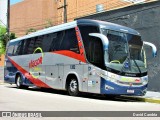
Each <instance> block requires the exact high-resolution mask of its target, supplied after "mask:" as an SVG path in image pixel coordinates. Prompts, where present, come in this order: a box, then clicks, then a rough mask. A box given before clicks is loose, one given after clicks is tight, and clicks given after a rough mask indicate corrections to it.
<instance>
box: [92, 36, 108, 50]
mask: <svg viewBox="0 0 160 120" xmlns="http://www.w3.org/2000/svg"><path fill="white" fill-rule="evenodd" d="M89 36H92V37H97V38H100V39H101V41H102V43H103V46H104V50H108V45H109V40H108V38H107V37H106V36H105V35H103V34H101V33H89Z"/></svg>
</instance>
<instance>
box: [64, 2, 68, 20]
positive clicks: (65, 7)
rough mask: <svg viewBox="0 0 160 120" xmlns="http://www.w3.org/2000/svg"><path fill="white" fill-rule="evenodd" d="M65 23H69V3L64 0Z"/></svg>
mask: <svg viewBox="0 0 160 120" xmlns="http://www.w3.org/2000/svg"><path fill="white" fill-rule="evenodd" d="M64 23H67V3H66V0H64Z"/></svg>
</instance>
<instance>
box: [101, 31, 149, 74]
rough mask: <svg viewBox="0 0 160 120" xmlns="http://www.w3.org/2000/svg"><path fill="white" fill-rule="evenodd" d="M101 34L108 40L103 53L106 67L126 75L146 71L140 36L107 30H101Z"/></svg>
mask: <svg viewBox="0 0 160 120" xmlns="http://www.w3.org/2000/svg"><path fill="white" fill-rule="evenodd" d="M102 33H103V34H104V35H105V36H107V38H108V40H109V47H108V50H106V51H105V65H106V67H108V68H111V69H114V70H118V71H120V72H122V71H123V72H128V73H144V72H146V71H147V69H146V65H145V61H144V51H143V49H142V46H143V42H142V41H141V37H140V36H137V35H132V34H128V33H123V32H118V31H113V30H107V29H102Z"/></svg>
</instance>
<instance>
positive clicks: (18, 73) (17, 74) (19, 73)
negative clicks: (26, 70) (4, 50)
mask: <svg viewBox="0 0 160 120" xmlns="http://www.w3.org/2000/svg"><path fill="white" fill-rule="evenodd" d="M18 76H21V77H22V78H23V79H22V80H24V77H23V75H22V74H21V72H17V73H16V75H15V84H16V82H17V77H18Z"/></svg>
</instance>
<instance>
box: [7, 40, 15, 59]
mask: <svg viewBox="0 0 160 120" xmlns="http://www.w3.org/2000/svg"><path fill="white" fill-rule="evenodd" d="M13 52H14V44H13V43H10V44H9V46H8V50H7V55H8V56H12V55H13Z"/></svg>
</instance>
